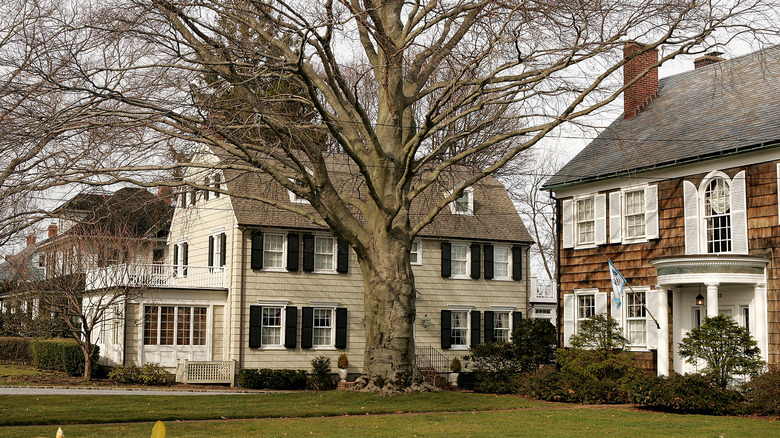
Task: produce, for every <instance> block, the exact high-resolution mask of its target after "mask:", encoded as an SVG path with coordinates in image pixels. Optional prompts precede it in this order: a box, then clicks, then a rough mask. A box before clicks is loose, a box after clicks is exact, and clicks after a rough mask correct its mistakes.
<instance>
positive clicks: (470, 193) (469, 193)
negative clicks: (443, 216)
mask: <svg viewBox="0 0 780 438" xmlns="http://www.w3.org/2000/svg"><path fill="white" fill-rule="evenodd" d="M454 192H455V189H453V190H452V191H450V192H449V194H448V196H452V194H453V193H454ZM464 196H465V197H466V203H467V210H466V211H458V210H457V207H456V205H457V203H458V200H459V199H462V198H463V197H464ZM450 212H451V213H452V214H458V215H461V216H473V215H474V187H471V186H469V187H466V188H465V189H463V194H462V195H460V197H458V198H455V199H453V200H452V201H451V202H450Z"/></svg>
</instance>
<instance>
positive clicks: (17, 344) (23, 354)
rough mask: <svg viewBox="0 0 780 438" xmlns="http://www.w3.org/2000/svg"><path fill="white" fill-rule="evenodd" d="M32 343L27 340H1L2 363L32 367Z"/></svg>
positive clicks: (10, 338)
mask: <svg viewBox="0 0 780 438" xmlns="http://www.w3.org/2000/svg"><path fill="white" fill-rule="evenodd" d="M31 342H32V341H30V340H29V339H25V338H17V337H2V338H0V362H6V363H9V362H10V363H14V364H21V365H31V364H32V356H30V343H31Z"/></svg>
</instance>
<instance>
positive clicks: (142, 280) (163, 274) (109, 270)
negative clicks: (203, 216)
mask: <svg viewBox="0 0 780 438" xmlns="http://www.w3.org/2000/svg"><path fill="white" fill-rule="evenodd" d="M226 284H227V282H226V279H225V269H224V268H215V267H209V266H176V265H157V264H147V265H139V264H130V265H128V264H120V265H111V266H106V267H103V268H97V269H92V270H89V271H87V276H86V289H87V290H94V289H102V288H107V287H117V286H137V287H155V288H193V289H218V288H224V287H226V286H225V285H226Z"/></svg>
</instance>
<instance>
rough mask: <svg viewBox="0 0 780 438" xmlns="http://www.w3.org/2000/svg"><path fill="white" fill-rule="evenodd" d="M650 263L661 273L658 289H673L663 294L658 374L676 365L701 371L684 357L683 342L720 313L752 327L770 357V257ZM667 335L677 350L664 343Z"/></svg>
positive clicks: (687, 258)
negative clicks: (768, 271) (768, 285)
mask: <svg viewBox="0 0 780 438" xmlns="http://www.w3.org/2000/svg"><path fill="white" fill-rule="evenodd" d="M650 263H651V264H652V265H653V266H654V267H655V268H656V270H657V272H658V276H657V282H658V289H659V290H661V291H670V292H671V297H670V294H669V293H659V294H658V297H659V299H658V323H659V325H660V330H659V333H658V339H659V342H658V374H662V375H668V374H669V367H670V363H671V366H672V369H673V370H674V371H676V372H678V373H690V372H696V371H699V370H698V369H697V367H695V366H693V365H690V364H687V363H685V362H684V361H683V360H682V358H681V357H680V356H679V353H678V345H679V343H680V342H681V341H682V339H683V337H685V335H686V334H687V333H688V332H689V331H690V330H692V329H693V328H695V327H698V326H699V324H701V322H702V321H703V320H704V318H705V317H713V316H717V315H719V314H723V315H726V316H730V317H732V318H733V319H734V320H735V321H736V322H737V323H738V324H740V325H742V326H743V327H745V328H747V329H748V330H750V333H751V334H752V335H753V337H754V338H755V340H756V342H757V343H758V347H759V348H760V349H761V356H762V358H763V359H764V360H767V359H768V346H769V345H768V335H767V333H768V324H767V292H766V266H767V264H768V263H769V260H768V259H766V258H764V257H753V256H743V255H695V256H684V257H664V258H659V259H655V260H651V262H650ZM670 298H671V299H670ZM670 310H671V312H670ZM670 313H671V317H672V321H671V324H670V323H669V314H670ZM670 328H671V330H672V336H671V337H670V336H669V330H670ZM664 339H666V340H670V341H671V347H672V348H671V349H670V343H669V341H667V342H662V341H661V340H664ZM670 353H672V357H671V361H670V356H669V355H670Z"/></svg>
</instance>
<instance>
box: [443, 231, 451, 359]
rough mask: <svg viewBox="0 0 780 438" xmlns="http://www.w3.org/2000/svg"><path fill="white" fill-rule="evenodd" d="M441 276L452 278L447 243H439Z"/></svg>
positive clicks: (449, 248) (449, 245)
mask: <svg viewBox="0 0 780 438" xmlns="http://www.w3.org/2000/svg"><path fill="white" fill-rule="evenodd" d="M441 276H442V277H444V278H450V277H451V276H452V244H450V243H449V242H442V243H441ZM447 348H449V347H447Z"/></svg>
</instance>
